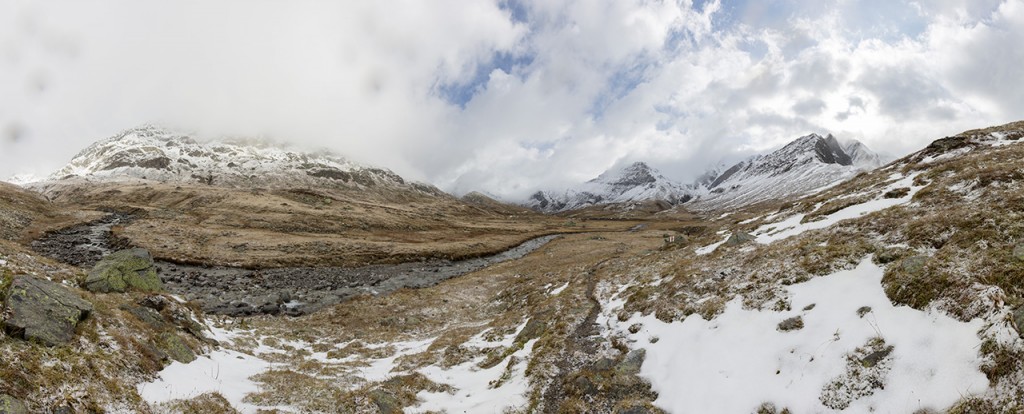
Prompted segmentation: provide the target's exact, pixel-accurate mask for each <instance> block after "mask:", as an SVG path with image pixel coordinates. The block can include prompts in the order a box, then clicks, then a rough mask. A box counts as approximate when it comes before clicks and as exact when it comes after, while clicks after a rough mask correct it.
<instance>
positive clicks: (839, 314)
mask: <svg viewBox="0 0 1024 414" xmlns="http://www.w3.org/2000/svg"><path fill="white" fill-rule="evenodd" d="M882 274H883V269H882V268H880V267H878V266H877V265H875V264H873V263H872V262H871V260H870V258H868V259H864V260H863V261H861V263H860V264H859V265H858V266H857V267H856V268H855V269H852V270H846V271H840V272H837V273H834V274H832V275H829V276H822V277H818V278H815V279H812V280H810V281H808V282H804V283H801V284H797V285H792V286H789V287H788V288H787V290H788V291H789V294H790V299H791V300H792V308H793V309H795V310H794V311H787V312H775V311H770V310H764V311H759V310H745V309H743V306H742V299H741V298H736V299H735V300H733V301H731V302H729V303H728V304H727V306H726V308H725V310H724V312H723V313H722V314H721V315H719V316H718V317H717V318H715V319H712V320H710V321H707V320H704V319H702V318H700V317H699V316H697V315H691V316H690V317H688V318H687V319H685V320H684V321H682V322H674V323H664V322H662V321H660V320H658V319H657V318H655V317H654V316H653V315H647V316H634V317H633V318H631V319H630V320H628V321H626V322H621V323H619V322H617V320H616V319H615V318H612V317H611V315H610V314H609V315H607V316H606V317H605V318H604V320H605V321H610V322H611V326H612V328H613V329H614V330H616V331H618V332H619V333H621V334H623V335H628V336H629V337H630V339H631V340H632V341H634V342H633V345H632V346H633V347H635V348H643V349H646V360H645V361H644V364H643V366H642V368H641V372H640V375H641V376H642V377H644V378H646V379H648V380H649V381H650V382H651V384H652V388H653V390H654V391H656V392H657V393H658V395H659V397H658V399H657V400H656V401H655V402H654V404H655V405H657V406H658V407H660V408H663V409H665V410H666V411H668V412H708V413H712V412H713V413H744V414H746V413H750V412H753V411H755V410H756V408H757V407H758V406H759V405H760V404H762V403H764V402H771V403H774V404H775V405H776V407H779V408H782V407H786V408H789V409H790V410H791V411H792V412H795V413H821V412H836V411H834V410H832V409H830V408H828V407H826V406H825V405H824V404H823V403H822V401H821V398H822V395H824V394H825V391H826V390H825V388H826V386H828V384H829V383H830V382H833V381H834V380H836V379H841V378H845V377H844V375H846V373H847V372H848V371H847V369H848V363H849V359H848V358H847V357H848V356H849V355H853V353H854V351H855V349H857V348H858V347H864V346H865V344H866V343H868V341H869V340H871V339H872V338H876V337H879V338H882V339H884V341H885V344H886V345H887V346H892V347H893V348H892V351H891V353H890V354H888V355H887V356H886V357H885V358H886V359H885V362H884V363H885V366H884V368H885V369H882V370H879V371H876V372H875V374H878V375H880V376H881V378H882V381H884V387H880V388H878V387H874V388H872V387H869V389H870V391H869V392H867V393H860V394H857V395H853V396H852V401H850V405H849V409H848V410H846V412H858V413H860V412H914V411H915V410H918V409H920V408H933V409H940V410H941V409H943V408H947V407H949V406H950V405H952V404H953V403H955V402H956V401H957V400H959V399H960V398H962V397H964V396H969V395H975V394H979V393H982V392H984V391H986V389H987V388H988V380H987V379H986V377H985V375H984V374H982V373H981V372H980V371H979V369H978V367H979V366H980V364H981V359H980V357H979V355H978V347H979V346H980V343H981V341H980V339H979V337H978V335H977V333H978V332H979V330H980V329H982V327H983V325H984V322H983V321H982V320H981V319H975V320H973V321H971V322H968V323H964V322H959V321H957V320H955V319H953V318H950V317H949V316H947V315H945V314H942V313H941V312H939V311H935V310H931V309H930V310H927V311H924V312H922V311H918V310H915V309H912V308H909V307H905V306H893V305H892V303H891V302H890V301H889V299H888V298H887V297H886V295H885V292H884V290H883V288H882V286H881V279H882ZM812 304H813V305H815V306H814V307H811V309H807V310H803V309H805V308H806V307H809V305H812ZM608 305H609V306H607V307H606V308H605V309H607V310H609V311H612V310H613V309H615V306H616V303H610V304H608ZM865 306H868V307H870V311H867V312H863V309H862V307H865ZM859 310H860V312H859ZM860 315H863V316H860ZM795 316H800V317H801V318H802V321H803V327H802V328H800V329H797V330H791V331H788V332H782V331H780V330H779V329H778V328H777V327H778V325H779V323H780V322H781V321H783V320H785V319H787V318H791V317H795ZM635 323H641V324H642V325H643V328H642V329H641V330H640V331H639V332H637V333H636V334H629V332H628V330H627V329H626V327H628V326H630V325H632V324H635ZM652 337H657V338H659V340H658V341H657V342H654V343H652V342H651V341H650V338H652ZM752 338H756V340H752ZM855 365H857V364H855ZM852 386H857V384H852ZM829 392H833V391H829Z"/></svg>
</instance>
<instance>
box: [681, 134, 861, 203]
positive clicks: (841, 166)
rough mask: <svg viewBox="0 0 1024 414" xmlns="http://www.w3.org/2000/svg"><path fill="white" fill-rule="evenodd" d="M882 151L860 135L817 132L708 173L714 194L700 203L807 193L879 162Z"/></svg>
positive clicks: (750, 201)
mask: <svg viewBox="0 0 1024 414" xmlns="http://www.w3.org/2000/svg"><path fill="white" fill-rule="evenodd" d="M879 164H880V162H879V157H878V155H877V154H875V153H874V152H871V150H869V149H868V148H867V146H865V145H864V144H862V143H860V142H858V141H856V140H852V139H851V140H845V141H843V142H840V141H839V139H837V138H836V137H835V136H833V135H832V134H828V135H825V136H822V135H819V134H817V133H811V134H808V135H804V136H802V137H799V138H797V139H795V140H793V141H791V142H790V143H788V144H786V145H785V146H783V147H782V148H780V149H778V150H776V151H774V152H771V153H769V154H764V155H757V156H754V157H751V158H749V159H746V160H744V161H741V162H739V163H737V164H735V165H733V166H732V167H730V168H728V169H725V170H724V171H722V173H721V174H718V175H717V176H715V177H714V178H713V179H710V178H709V177H702V181H701V182H704V183H710V184H707V189H708V190H710V192H711V194H709V195H708V196H707V197H705V198H704V199H702V200H700V201H698V203H701V204H706V205H712V204H731V205H743V204H749V203H753V202H757V201H760V200H766V199H771V198H782V197H785V196H790V195H796V194H800V193H804V192H807V191H810V190H813V189H816V188H820V187H823V186H826V185H830V184H832V183H835V182H837V181H841V180H843V179H846V178H848V177H850V176H852V175H853V174H855V173H856V172H857V171H860V170H862V169H866V168H874V167H877V166H878V165H879Z"/></svg>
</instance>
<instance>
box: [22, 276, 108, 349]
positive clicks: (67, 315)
mask: <svg viewBox="0 0 1024 414" xmlns="http://www.w3.org/2000/svg"><path fill="white" fill-rule="evenodd" d="M5 302H6V306H7V309H8V312H10V317H9V318H8V319H7V321H6V324H5V329H6V331H7V332H8V334H10V335H11V336H14V337H19V338H23V339H25V340H28V341H35V342H39V343H41V344H43V345H46V346H55V345H61V344H65V343H67V342H68V341H70V340H71V339H72V338H74V336H75V327H76V326H78V323H79V322H81V321H82V320H84V319H85V318H86V317H88V316H89V313H90V312H92V304H91V303H89V302H87V301H85V300H83V299H82V298H81V297H79V296H78V295H76V294H74V293H72V292H71V291H70V290H68V289H67V288H65V287H64V286H62V285H60V284H58V283H54V282H51V281H48V280H43V279H38V278H35V277H32V276H26V275H21V276H15V277H14V281H13V282H12V283H11V287H10V291H9V292H8V294H7V300H6V301H5Z"/></svg>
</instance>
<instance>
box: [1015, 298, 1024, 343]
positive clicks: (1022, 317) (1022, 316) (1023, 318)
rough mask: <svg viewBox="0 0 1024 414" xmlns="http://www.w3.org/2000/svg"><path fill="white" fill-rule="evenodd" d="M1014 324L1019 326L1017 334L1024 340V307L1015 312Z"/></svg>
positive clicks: (1019, 307)
mask: <svg viewBox="0 0 1024 414" xmlns="http://www.w3.org/2000/svg"><path fill="white" fill-rule="evenodd" d="M1013 323H1014V325H1017V333H1018V334H1020V336H1021V338H1024V305H1021V306H1018V307H1017V310H1015V311H1013Z"/></svg>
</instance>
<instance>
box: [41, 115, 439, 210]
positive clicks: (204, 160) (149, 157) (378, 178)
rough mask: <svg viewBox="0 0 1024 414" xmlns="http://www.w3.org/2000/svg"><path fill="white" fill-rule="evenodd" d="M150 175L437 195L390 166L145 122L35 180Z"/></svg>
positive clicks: (178, 180) (231, 183) (192, 180)
mask: <svg viewBox="0 0 1024 414" xmlns="http://www.w3.org/2000/svg"><path fill="white" fill-rule="evenodd" d="M76 179H78V180H86V181H98V182H110V181H124V180H149V181H157V182H167V183H183V184H205V185H213V186H221V187H235V188H267V187H270V188H274V187H292V188H294V187H304V186H315V187H327V188H342V189H345V188H349V189H365V188H371V187H383V188H395V189H404V190H414V191H418V192H422V193H428V194H435V195H442V194H444V193H442V192H441V191H440V190H438V189H436V188H434V187H433V186H432V185H429V184H421V183H413V182H407V181H406V180H404V179H403V178H402V177H401V176H399V175H398V174H395V173H393V172H391V171H390V170H387V169H382V168H374V167H368V166H363V165H359V164H357V163H354V162H352V161H350V160H347V159H345V158H344V157H341V156H339V155H336V154H333V153H330V152H328V151H319V152H302V151H297V150H292V149H288V148H282V147H279V146H276V145H274V144H272V143H269V142H265V141H259V140H251V139H250V140H243V139H225V140H219V141H209V142H207V141H201V140H199V139H196V138H195V137H193V136H191V135H189V134H185V133H180V132H175V131H171V130H168V129H163V128H160V127H156V126H151V125H146V126H141V127H137V128H132V129H128V130H125V131H123V132H121V133H119V134H117V135H115V136H113V137H110V138H107V139H104V140H101V141H98V142H96V143H94V144H93V145H91V146H89V147H87V148H86V149H85V150H83V151H81V152H80V153H79V154H78V155H76V156H75V157H74V158H73V159H72V160H71V161H70V162H69V163H68V164H67V165H66V166H65V167H64V168H61V169H60V170H58V171H57V172H55V173H53V174H52V175H50V176H49V177H48V178H47V179H46V180H44V181H43V182H41V183H37V184H35V185H36V186H43V187H45V186H47V184H52V183H56V182H61V181H67V180H76Z"/></svg>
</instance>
